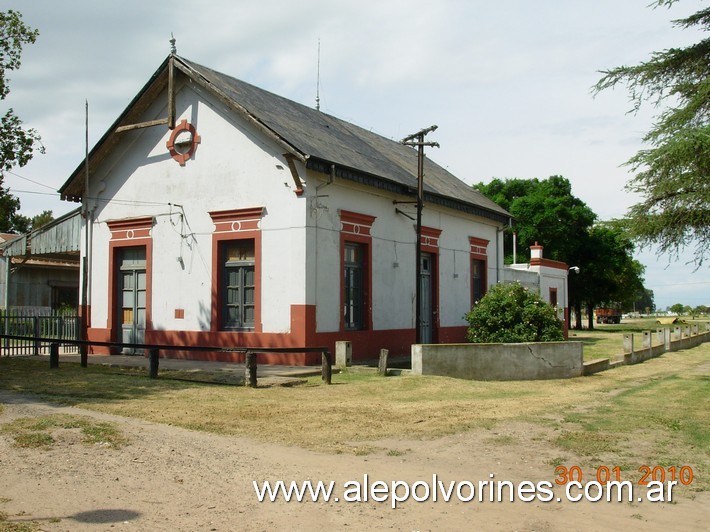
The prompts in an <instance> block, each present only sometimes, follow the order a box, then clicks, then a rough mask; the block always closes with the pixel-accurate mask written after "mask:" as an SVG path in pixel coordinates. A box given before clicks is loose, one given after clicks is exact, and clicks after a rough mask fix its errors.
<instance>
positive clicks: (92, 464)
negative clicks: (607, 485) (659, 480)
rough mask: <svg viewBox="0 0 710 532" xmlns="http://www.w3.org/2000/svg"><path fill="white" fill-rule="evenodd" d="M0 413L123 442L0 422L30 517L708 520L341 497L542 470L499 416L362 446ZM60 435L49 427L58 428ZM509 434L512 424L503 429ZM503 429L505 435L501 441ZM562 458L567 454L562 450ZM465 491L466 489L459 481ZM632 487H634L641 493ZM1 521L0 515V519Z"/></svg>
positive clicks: (0, 445)
mask: <svg viewBox="0 0 710 532" xmlns="http://www.w3.org/2000/svg"><path fill="white" fill-rule="evenodd" d="M0 402H2V403H3V405H4V411H3V413H2V415H0V424H3V423H6V422H8V421H11V420H12V419H14V418H17V417H27V416H30V417H33V416H39V415H46V414H51V413H69V414H73V415H81V416H90V417H92V418H95V419H99V420H108V421H112V422H114V423H116V424H117V425H118V427H119V428H120V429H121V430H122V431H123V433H124V434H125V435H126V436H127V437H128V438H129V440H130V443H129V444H128V445H126V446H125V447H123V448H120V449H114V448H110V447H107V446H104V445H98V444H94V445H87V444H84V443H81V442H80V441H79V439H78V438H77V437H75V436H74V437H72V435H71V434H67V435H64V438H62V439H59V440H58V441H57V443H55V444H54V445H53V446H52V447H51V448H50V449H49V450H37V449H18V448H15V447H13V446H12V438H11V436H10V435H8V434H0V512H5V513H6V514H8V518H7V523H23V522H26V521H35V522H37V523H39V525H40V527H41V529H42V530H67V531H75V530H185V531H188V530H189V531H192V530H196V531H197V530H220V531H221V530H312V529H316V528H319V529H321V530H379V529H395V530H472V529H489V530H520V531H523V530H536V531H553V530H560V531H561V530H620V529H629V530H631V529H641V528H643V529H646V530H710V494H708V493H695V494H690V495H686V496H684V497H679V498H676V499H675V500H674V502H673V503H672V504H668V503H650V502H648V501H643V502H634V503H628V502H623V503H618V502H611V503H607V502H597V503H589V502H578V503H573V502H569V501H567V500H565V499H564V490H563V489H562V488H559V487H558V488H556V489H555V498H556V497H557V496H561V497H562V499H563V500H562V501H561V502H557V501H556V500H554V499H553V500H552V501H551V502H540V501H534V502H521V501H516V502H514V503H511V502H507V501H506V502H488V501H487V500H486V501H484V502H478V501H477V500H475V501H473V502H467V503H463V502H458V501H456V502H444V501H443V500H441V496H440V497H439V500H438V501H437V502H431V501H427V502H416V501H411V500H410V501H407V502H404V503H400V504H399V506H398V507H397V508H396V509H392V508H391V502H390V501H387V502H381V503H378V502H373V501H372V500H368V501H367V502H345V501H344V500H343V498H344V491H345V488H343V486H344V484H345V483H346V482H348V481H352V480H358V481H359V482H361V483H362V482H363V480H364V475H365V474H367V475H368V477H369V480H370V483H372V482H374V481H375V480H382V481H385V482H387V483H390V482H392V481H393V480H404V481H409V482H411V483H414V482H415V481H418V480H424V481H428V482H429V483H431V482H432V475H434V474H436V475H437V476H438V478H439V479H441V480H442V481H443V482H444V483H445V485H448V483H449V482H451V481H456V482H459V481H463V480H469V481H473V482H474V483H477V482H478V481H479V480H489V479H490V475H491V474H494V475H495V479H497V480H510V481H514V482H520V481H523V480H530V481H532V482H539V481H543V480H547V481H550V482H552V481H553V480H554V466H553V465H549V464H550V462H551V461H552V460H553V459H554V458H555V457H560V456H563V457H564V456H565V455H564V453H561V452H560V451H559V450H557V449H551V448H549V447H548V446H547V445H546V444H545V443H544V438H542V437H541V436H544V434H542V433H541V431H544V430H545V429H544V428H541V427H539V426H533V425H530V426H528V425H525V424H520V423H516V424H507V425H501V427H497V428H496V429H495V431H490V430H485V429H477V430H474V431H471V432H467V433H464V434H459V435H455V436H450V437H445V438H441V439H438V440H434V441H401V440H396V441H393V440H391V441H380V442H372V446H373V447H379V448H383V449H389V451H387V452H385V451H382V452H378V453H375V454H369V455H366V456H352V455H333V454H321V453H317V452H311V451H306V450H303V449H300V448H295V447H288V446H281V445H272V444H264V443H260V442H255V441H251V440H248V439H244V438H239V437H227V436H220V435H214V434H206V433H201V432H195V431H190V430H186V429H182V428H177V427H173V426H168V425H161V424H155V423H149V422H144V421H140V420H135V419H129V418H124V417H118V416H110V415H105V414H100V413H96V412H91V411H88V410H82V409H78V408H71V407H57V406H52V405H49V404H46V403H43V402H41V401H39V400H37V399H35V398H32V397H28V396H19V395H14V394H11V393H7V392H0ZM60 436H61V435H60ZM510 436H512V437H510ZM511 442H512V443H511ZM566 458H568V459H569V462H568V465H574V457H572V456H568V457H566ZM279 479H282V480H287V481H291V480H296V481H298V482H299V483H300V482H302V481H304V480H306V479H312V480H316V481H317V480H323V481H330V480H334V481H336V483H337V484H336V488H335V491H334V494H333V495H334V496H340V501H339V502H334V501H331V502H327V503H326V502H315V503H314V502H302V503H298V502H284V501H283V500H280V501H278V502H275V503H272V502H259V501H258V500H257V497H256V494H255V490H254V488H253V485H252V481H254V480H256V481H257V482H259V484H260V485H261V483H262V482H263V481H265V480H279ZM466 493H468V492H466ZM639 494H640V493H639ZM0 529H2V523H0Z"/></svg>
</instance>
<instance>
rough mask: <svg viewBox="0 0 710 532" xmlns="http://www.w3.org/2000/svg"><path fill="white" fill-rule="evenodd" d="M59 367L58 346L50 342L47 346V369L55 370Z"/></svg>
mask: <svg viewBox="0 0 710 532" xmlns="http://www.w3.org/2000/svg"><path fill="white" fill-rule="evenodd" d="M58 367H59V344H58V343H57V342H52V343H51V344H49V368H50V369H57V368H58Z"/></svg>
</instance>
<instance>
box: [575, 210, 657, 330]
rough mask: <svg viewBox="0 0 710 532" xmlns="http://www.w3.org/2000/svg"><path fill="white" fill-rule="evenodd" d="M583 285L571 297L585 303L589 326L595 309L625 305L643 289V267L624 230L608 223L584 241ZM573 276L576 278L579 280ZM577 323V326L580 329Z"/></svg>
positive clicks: (577, 302) (591, 325)
mask: <svg viewBox="0 0 710 532" xmlns="http://www.w3.org/2000/svg"><path fill="white" fill-rule="evenodd" d="M584 245H585V250H584V258H583V259H582V260H583V261H584V262H583V263H582V264H584V267H583V269H582V270H581V271H580V277H581V280H580V281H581V284H582V286H581V288H580V289H579V290H578V291H577V294H576V295H575V296H574V298H572V299H573V300H574V302H575V304H579V305H584V307H585V308H586V311H587V320H588V321H587V327H588V328H589V329H593V328H594V317H593V313H594V308H595V307H597V306H600V307H614V308H623V307H625V306H628V305H629V304H631V303H632V302H633V300H634V299H636V298H637V297H638V295H639V294H640V293H642V292H643V291H644V286H643V273H644V266H643V265H642V264H641V263H640V262H639V261H637V260H635V259H634V258H633V251H634V246H633V243H632V242H631V240H630V239H629V238H628V237H627V236H626V235H625V233H624V232H622V231H620V230H619V229H618V228H616V227H614V226H613V225H609V224H598V225H595V226H594V227H593V228H592V229H591V230H590V231H589V233H588V235H587V237H586V239H585V242H584ZM576 278H577V276H576V275H575V276H574V281H572V282H575V281H577V279H576ZM580 325H581V324H580V323H579V322H578V323H577V328H580Z"/></svg>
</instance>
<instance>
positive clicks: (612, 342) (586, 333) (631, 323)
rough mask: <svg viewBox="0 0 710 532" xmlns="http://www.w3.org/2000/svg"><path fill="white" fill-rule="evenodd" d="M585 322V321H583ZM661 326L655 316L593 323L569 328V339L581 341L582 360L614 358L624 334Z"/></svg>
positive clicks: (698, 321)
mask: <svg viewBox="0 0 710 532" xmlns="http://www.w3.org/2000/svg"><path fill="white" fill-rule="evenodd" d="M708 321H710V319H708V318H703V319H696V320H693V319H691V318H685V323H684V324H683V325H693V324H699V325H700V326H701V327H705V324H706V323H707V322H708ZM585 324H586V322H585ZM659 328H663V326H662V325H658V324H657V323H656V318H644V319H624V320H622V322H621V323H619V324H609V325H607V324H596V323H595V324H594V329H592V330H591V331H590V330H589V329H582V330H581V331H578V330H576V329H570V331H569V340H570V341H578V342H582V344H583V349H584V361H585V362H589V361H590V360H596V359H599V358H614V357H615V356H617V355H622V354H623V353H624V334H640V333H642V332H643V331H655V330H656V329H659Z"/></svg>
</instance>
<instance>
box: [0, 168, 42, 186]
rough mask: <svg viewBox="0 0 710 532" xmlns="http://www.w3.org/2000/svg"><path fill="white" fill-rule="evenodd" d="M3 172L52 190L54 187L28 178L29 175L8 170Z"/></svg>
mask: <svg viewBox="0 0 710 532" xmlns="http://www.w3.org/2000/svg"><path fill="white" fill-rule="evenodd" d="M5 172H6V173H8V174H10V175H14V176H15V177H19V178H20V179H24V180H25V181H29V182H30V183H33V184H35V185H39V186H41V187H45V188H48V189H49V190H54V187H50V186H49V185H45V184H44V183H40V182H39V181H35V180H33V179H30V178H29V177H24V176H21V175H20V174H16V173H15V172H11V171H10V170H6V171H5Z"/></svg>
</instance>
